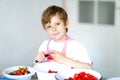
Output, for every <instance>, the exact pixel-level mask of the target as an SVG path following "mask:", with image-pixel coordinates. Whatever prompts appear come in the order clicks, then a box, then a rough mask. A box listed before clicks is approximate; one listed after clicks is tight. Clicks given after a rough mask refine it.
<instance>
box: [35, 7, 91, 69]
mask: <svg viewBox="0 0 120 80" xmlns="http://www.w3.org/2000/svg"><path fill="white" fill-rule="evenodd" d="M41 22H42V25H43V28H44V29H45V31H46V32H47V33H48V34H49V35H50V37H51V39H49V40H46V41H44V42H43V43H42V45H41V46H40V48H39V53H38V54H37V56H36V60H35V63H40V62H42V61H48V62H49V61H55V62H57V63H60V64H65V65H69V66H71V67H76V68H88V69H92V64H91V61H90V58H89V56H88V54H87V52H86V50H85V48H84V47H83V46H82V45H81V44H80V43H79V42H77V41H75V40H74V39H72V38H71V37H69V36H68V35H67V31H68V25H69V21H68V15H67V13H66V11H65V10H64V9H63V8H61V7H59V6H55V5H53V6H50V7H48V8H47V9H46V10H45V11H44V12H43V14H42V19H41Z"/></svg>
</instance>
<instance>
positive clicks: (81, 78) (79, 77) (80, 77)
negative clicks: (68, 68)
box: [64, 72, 98, 80]
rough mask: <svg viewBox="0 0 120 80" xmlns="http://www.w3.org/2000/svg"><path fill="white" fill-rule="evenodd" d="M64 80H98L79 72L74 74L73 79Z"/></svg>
mask: <svg viewBox="0 0 120 80" xmlns="http://www.w3.org/2000/svg"><path fill="white" fill-rule="evenodd" d="M64 80H98V78H97V77H95V76H93V75H91V74H89V73H85V72H80V73H76V74H74V76H73V77H69V78H68V79H64Z"/></svg>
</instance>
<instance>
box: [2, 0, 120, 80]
mask: <svg viewBox="0 0 120 80" xmlns="http://www.w3.org/2000/svg"><path fill="white" fill-rule="evenodd" d="M50 5H58V6H61V7H63V8H64V9H65V10H66V11H67V13H68V15H69V20H70V26H69V32H68V35H70V36H71V37H73V38H74V39H76V40H78V41H79V42H81V43H82V44H83V45H84V46H85V47H86V49H87V51H88V54H89V56H90V58H91V60H92V61H93V67H94V69H95V70H97V71H98V72H100V73H101V74H102V77H103V78H104V79H105V78H109V77H116V76H120V68H119V67H120V63H119V61H120V58H119V57H120V36H119V35H120V1H119V0H0V68H3V67H8V66H13V65H28V66H32V64H33V61H34V58H35V56H36V54H37V52H38V48H39V46H40V44H41V43H42V41H44V40H46V39H48V38H49V36H48V35H47V33H46V32H45V31H44V29H43V28H42V25H41V22H40V18H41V14H42V12H43V10H44V9H46V8H47V7H48V6H50Z"/></svg>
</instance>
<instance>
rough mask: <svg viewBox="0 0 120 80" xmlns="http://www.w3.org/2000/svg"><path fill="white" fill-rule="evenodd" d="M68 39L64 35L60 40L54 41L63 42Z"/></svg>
mask: <svg viewBox="0 0 120 80" xmlns="http://www.w3.org/2000/svg"><path fill="white" fill-rule="evenodd" d="M67 39H68V36H67V35H66V36H65V37H63V38H61V39H56V40H55V39H54V41H55V42H64V41H65V40H67Z"/></svg>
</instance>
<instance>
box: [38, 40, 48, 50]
mask: <svg viewBox="0 0 120 80" xmlns="http://www.w3.org/2000/svg"><path fill="white" fill-rule="evenodd" d="M47 44H48V40H46V41H44V42H43V43H42V44H41V45H40V47H39V50H38V52H41V51H44V52H46V51H47Z"/></svg>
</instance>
